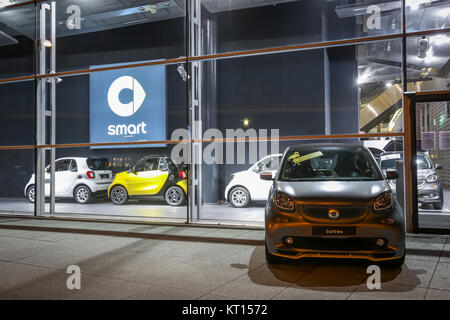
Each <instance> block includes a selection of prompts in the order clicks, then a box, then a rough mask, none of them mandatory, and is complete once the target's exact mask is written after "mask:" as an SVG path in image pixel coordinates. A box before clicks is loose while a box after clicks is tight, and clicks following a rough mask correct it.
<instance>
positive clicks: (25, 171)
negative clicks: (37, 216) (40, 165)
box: [0, 149, 35, 215]
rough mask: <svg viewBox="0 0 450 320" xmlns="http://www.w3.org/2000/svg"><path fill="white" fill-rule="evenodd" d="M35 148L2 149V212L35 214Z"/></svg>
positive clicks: (0, 191)
mask: <svg viewBox="0 0 450 320" xmlns="http://www.w3.org/2000/svg"><path fill="white" fill-rule="evenodd" d="M34 185H35V179H34V149H23V150H0V213H1V214H26V215H33V214H34V203H33V202H34V199H35V189H34Z"/></svg>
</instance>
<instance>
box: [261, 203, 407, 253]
mask: <svg viewBox="0 0 450 320" xmlns="http://www.w3.org/2000/svg"><path fill="white" fill-rule="evenodd" d="M387 219H393V221H392V220H391V223H390V224H388V223H386V221H387ZM382 221H384V223H382ZM265 223H266V245H267V250H268V251H269V253H271V254H272V255H275V256H278V257H282V258H286V259H295V260H298V259H303V258H336V259H365V260H370V261H373V262H378V261H388V260H395V259H399V258H401V257H402V256H403V255H404V253H405V240H404V239H405V232H404V223H403V215H402V214H401V212H399V208H397V209H393V212H392V213H391V214H374V213H369V214H368V215H367V217H366V218H364V220H363V221H361V222H358V223H353V224H339V223H336V221H330V223H311V222H309V221H307V220H305V219H304V217H303V216H302V215H301V214H299V213H284V212H280V211H278V210H277V209H275V208H274V207H273V206H272V205H271V204H268V205H266V220H265ZM313 227H355V228H356V229H357V233H356V235H355V236H313V235H312V228H313ZM287 237H291V238H292V239H294V242H293V243H292V244H290V245H288V244H286V243H285V239H286V238H287ZM378 239H383V240H384V242H385V244H384V245H383V246H379V245H377V240H378Z"/></svg>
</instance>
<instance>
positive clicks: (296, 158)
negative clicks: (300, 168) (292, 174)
mask: <svg viewBox="0 0 450 320" xmlns="http://www.w3.org/2000/svg"><path fill="white" fill-rule="evenodd" d="M320 156H323V153H322V152H321V151H317V152H314V153H310V154H307V155H305V156H301V155H300V153H298V151H296V152H294V154H293V155H292V156H290V157H289V158H288V160H291V161H292V162H293V163H295V164H297V165H299V164H301V163H302V162H305V161H307V160H310V159H313V158H317V157H320Z"/></svg>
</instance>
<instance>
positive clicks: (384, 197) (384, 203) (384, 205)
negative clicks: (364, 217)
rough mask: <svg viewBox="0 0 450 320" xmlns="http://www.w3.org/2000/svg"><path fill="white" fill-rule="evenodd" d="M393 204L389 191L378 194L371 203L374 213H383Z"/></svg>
mask: <svg viewBox="0 0 450 320" xmlns="http://www.w3.org/2000/svg"><path fill="white" fill-rule="evenodd" d="M392 204H393V199H392V195H391V193H390V192H389V191H387V192H383V193H382V194H380V195H379V196H378V197H377V198H376V199H375V201H374V202H373V210H374V211H384V210H387V209H390V208H391V207H392Z"/></svg>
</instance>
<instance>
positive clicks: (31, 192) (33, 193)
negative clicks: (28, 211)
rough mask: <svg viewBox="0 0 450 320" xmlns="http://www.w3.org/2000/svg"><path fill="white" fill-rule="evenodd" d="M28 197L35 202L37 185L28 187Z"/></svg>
mask: <svg viewBox="0 0 450 320" xmlns="http://www.w3.org/2000/svg"><path fill="white" fill-rule="evenodd" d="M27 199H28V201H30V202H31V203H34V201H35V200H36V187H35V186H30V187H28V189H27Z"/></svg>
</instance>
